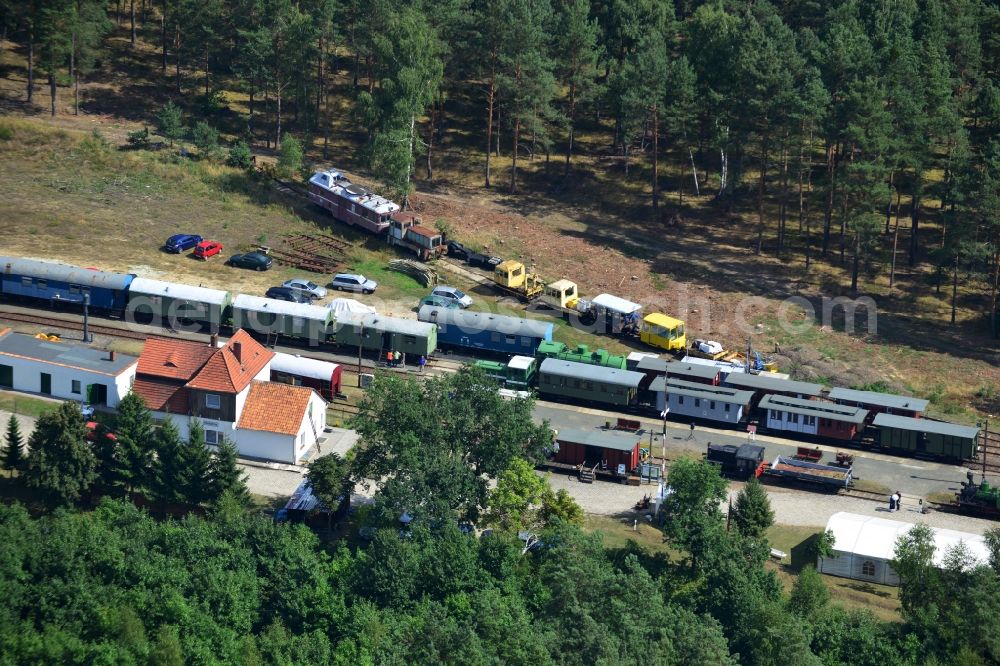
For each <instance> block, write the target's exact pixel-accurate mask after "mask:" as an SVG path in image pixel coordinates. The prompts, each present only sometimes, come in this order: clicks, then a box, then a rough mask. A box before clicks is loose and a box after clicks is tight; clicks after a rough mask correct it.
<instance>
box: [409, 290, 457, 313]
mask: <svg viewBox="0 0 1000 666" xmlns="http://www.w3.org/2000/svg"><path fill="white" fill-rule="evenodd" d="M425 305H430V306H431V307H435V308H447V309H449V310H457V309H459V308H461V307H462V306H461V305H459V304H458V303H456V302H455V301H451V300H448V299H447V298H441V297H440V296H435V295H434V294H429V295H427V296H424V297H423V298H421V299H420V306H419V307H418V309H419V308H420V307H423V306H425Z"/></svg>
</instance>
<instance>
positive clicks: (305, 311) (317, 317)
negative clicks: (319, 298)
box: [233, 294, 333, 323]
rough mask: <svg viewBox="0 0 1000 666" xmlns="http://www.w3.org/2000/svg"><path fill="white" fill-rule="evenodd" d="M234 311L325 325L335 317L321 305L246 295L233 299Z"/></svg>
mask: <svg viewBox="0 0 1000 666" xmlns="http://www.w3.org/2000/svg"><path fill="white" fill-rule="evenodd" d="M233 309H235V310H244V311H246V312H270V313H274V314H280V315H288V316H291V317H302V318H303V319H311V320H313V321H321V322H324V323H325V322H329V321H330V320H331V319H332V317H333V315H332V314H331V312H330V310H328V309H327V308H324V307H321V306H319V305H309V304H308V303H292V302H291V301H279V300H277V299H275V298H263V297H261V296H247V295H246V294H239V295H237V296H236V298H234V299H233Z"/></svg>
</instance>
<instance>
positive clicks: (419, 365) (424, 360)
mask: <svg viewBox="0 0 1000 666" xmlns="http://www.w3.org/2000/svg"><path fill="white" fill-rule="evenodd" d="M425 365H427V357H426V356H424V355H423V354H421V355H420V360H419V361H417V372H420V373H422V372H423V371H424V366H425Z"/></svg>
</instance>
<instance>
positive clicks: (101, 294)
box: [0, 257, 135, 315]
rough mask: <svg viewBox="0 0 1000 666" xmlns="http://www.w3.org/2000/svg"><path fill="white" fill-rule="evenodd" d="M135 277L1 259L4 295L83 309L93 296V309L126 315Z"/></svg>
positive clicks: (0, 289) (63, 265)
mask: <svg viewBox="0 0 1000 666" xmlns="http://www.w3.org/2000/svg"><path fill="white" fill-rule="evenodd" d="M133 277H135V276H133V275H127V274H123V273H107V272H105V271H98V270H91V269H88V268H79V267H77V266H70V265H68V264H56V263H52V262H48V261H35V260H33V259H19V258H17V257H0V292H2V293H3V295H4V296H5V297H15V298H24V299H29V300H33V301H36V302H46V303H49V304H50V305H56V304H59V303H67V304H70V305H73V306H82V305H83V300H84V296H85V295H87V294H89V295H90V306H91V307H92V308H94V309H95V310H105V311H107V312H110V313H115V314H119V315H120V314H121V313H123V312H124V311H125V304H126V302H127V300H128V289H129V285H131V284H132V278H133Z"/></svg>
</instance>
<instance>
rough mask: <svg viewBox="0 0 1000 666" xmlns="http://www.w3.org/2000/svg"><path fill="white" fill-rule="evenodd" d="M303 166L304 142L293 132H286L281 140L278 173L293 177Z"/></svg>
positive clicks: (282, 175)
mask: <svg viewBox="0 0 1000 666" xmlns="http://www.w3.org/2000/svg"><path fill="white" fill-rule="evenodd" d="M301 168H302V144H301V143H299V140H298V139H296V138H295V137H294V136H292V135H291V134H286V135H285V136H284V138H283V139H282V140H281V153H280V155H279V156H278V175H279V176H281V177H282V178H291V177H292V176H294V175H295V174H296V173H298V171H299V169H301Z"/></svg>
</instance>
